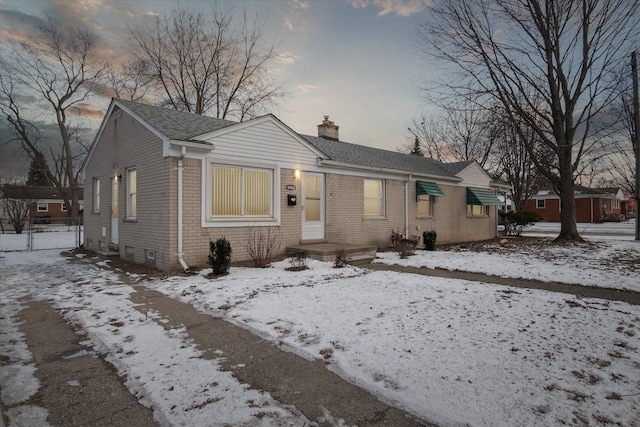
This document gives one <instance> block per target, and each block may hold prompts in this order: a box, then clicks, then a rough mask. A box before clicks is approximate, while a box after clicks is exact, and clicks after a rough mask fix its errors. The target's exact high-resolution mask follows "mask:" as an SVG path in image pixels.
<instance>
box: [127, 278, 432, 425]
mask: <svg viewBox="0 0 640 427" xmlns="http://www.w3.org/2000/svg"><path fill="white" fill-rule="evenodd" d="M134 288H135V289H136V293H135V294H132V295H131V296H130V298H131V300H132V301H133V302H134V303H136V304H138V305H137V307H136V309H137V310H140V312H142V313H144V312H146V311H147V310H154V311H155V312H157V313H159V314H160V316H161V317H162V318H161V319H158V320H156V321H157V322H158V324H159V325H161V326H163V327H164V328H165V329H167V330H170V329H174V328H182V327H184V328H185V329H186V332H187V334H188V335H189V338H191V339H192V340H193V341H194V343H195V344H196V345H197V346H198V348H199V349H200V350H202V351H203V352H204V354H205V356H204V357H206V358H210V359H216V358H218V357H220V356H218V353H219V351H220V350H222V352H223V354H222V358H223V359H222V360H223V361H222V363H221V367H222V369H223V370H225V371H231V372H232V373H233V376H234V377H235V378H237V379H238V380H239V381H241V382H242V383H245V384H248V385H249V386H250V387H252V388H255V389H259V390H264V391H267V392H269V394H271V396H272V397H273V398H274V399H277V400H278V401H279V402H281V403H283V404H287V405H293V406H295V407H296V408H298V410H300V411H301V412H302V413H303V414H304V415H305V417H307V419H309V420H310V421H312V422H315V423H317V424H318V425H319V426H324V425H327V426H330V425H333V424H332V423H325V422H321V421H320V420H321V419H322V417H323V409H326V410H328V411H329V413H330V414H331V415H332V417H333V418H336V419H342V420H344V422H345V425H358V426H398V427H400V426H407V427H409V426H425V425H432V424H429V423H427V422H426V421H424V420H416V419H415V418H413V417H412V416H411V415H409V414H407V413H405V412H403V411H401V410H399V409H397V408H394V407H392V406H389V405H387V404H385V403H383V402H381V401H379V400H378V399H377V398H376V397H375V396H373V395H371V394H370V393H369V392H367V391H365V390H364V389H362V388H360V387H357V386H355V385H353V384H351V383H349V382H348V381H346V380H344V379H342V378H341V377H339V376H338V375H336V374H334V373H333V372H331V371H330V370H328V369H327V368H326V366H325V363H324V362H323V361H319V360H315V361H309V360H307V359H304V358H302V357H300V356H298V355H296V354H294V353H290V352H287V351H282V350H281V349H279V348H278V347H276V346H275V345H273V343H271V342H270V341H267V340H264V339H262V338H260V337H258V336H256V335H254V334H252V333H251V332H249V331H248V330H246V329H243V328H241V327H239V326H235V325H233V324H232V323H229V322H227V321H225V320H224V319H220V318H216V317H212V316H210V315H208V314H203V313H200V312H198V311H197V310H196V309H195V308H193V306H191V305H189V304H185V303H182V302H180V301H177V300H175V299H172V298H169V297H167V296H165V295H163V294H161V293H160V292H157V291H154V290H150V289H148V288H146V287H144V286H134Z"/></svg>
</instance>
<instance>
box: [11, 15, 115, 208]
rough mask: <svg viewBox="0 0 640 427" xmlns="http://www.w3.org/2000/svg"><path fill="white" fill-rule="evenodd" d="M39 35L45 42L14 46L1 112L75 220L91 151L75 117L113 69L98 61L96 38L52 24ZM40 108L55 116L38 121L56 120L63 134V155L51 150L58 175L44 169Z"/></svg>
mask: <svg viewBox="0 0 640 427" xmlns="http://www.w3.org/2000/svg"><path fill="white" fill-rule="evenodd" d="M39 29H40V33H41V34H40V38H37V39H34V40H29V41H24V42H20V43H13V44H9V45H8V46H7V47H8V50H9V54H8V55H7V56H6V57H4V58H3V59H2V60H0V70H1V72H0V112H1V113H2V114H3V115H4V116H5V117H6V119H7V121H8V122H9V123H10V125H11V126H12V128H13V130H14V131H15V134H16V136H17V137H16V139H15V141H18V142H19V143H21V144H22V147H23V149H24V150H25V152H26V153H27V154H28V156H29V157H30V158H31V160H32V161H35V162H36V163H37V164H38V165H39V168H40V169H42V170H44V171H46V172H47V176H48V178H49V180H50V181H51V183H52V184H53V185H54V186H55V187H56V188H57V190H58V191H59V192H60V194H63V195H65V199H64V203H65V205H66V207H67V210H68V212H69V216H72V215H75V214H76V213H77V212H78V210H79V209H78V207H79V203H78V195H79V189H80V183H79V167H78V160H79V158H80V157H81V156H82V155H83V154H84V152H85V147H83V146H82V145H81V144H79V139H78V134H77V129H76V128H74V126H73V124H72V118H71V116H72V115H74V114H78V113H79V112H80V106H81V103H82V102H84V101H85V100H86V99H87V98H88V97H89V96H90V95H91V94H92V92H93V90H94V88H95V85H97V84H98V82H99V80H100V79H101V78H102V76H103V74H104V72H105V70H106V68H107V64H106V63H104V62H100V61H98V60H97V58H96V54H97V52H96V51H97V47H98V46H97V45H98V36H97V34H96V33H95V32H93V31H90V30H87V29H84V28H81V27H68V26H64V25H61V24H59V23H57V22H55V21H54V20H52V19H51V18H48V19H47V20H46V21H44V22H42V23H41V25H40V26H39ZM42 101H44V102H42ZM35 102H40V103H43V104H44V105H45V109H46V110H47V111H48V112H49V114H50V116H48V117H44V118H43V117H38V120H40V121H41V122H44V121H45V120H46V119H47V118H49V117H51V120H52V121H53V123H55V125H56V127H57V129H58V131H59V136H60V139H59V144H60V145H59V147H60V149H59V150H58V151H54V150H53V149H52V148H50V150H51V155H52V157H53V161H54V163H55V168H56V172H51V171H50V170H49V168H47V167H45V164H43V162H45V159H46V156H45V154H44V151H43V150H44V148H43V147H42V144H41V136H40V130H39V129H38V126H37V125H36V124H35V122H34V121H33V120H29V119H28V118H27V117H28V115H29V114H33V111H31V107H32V104H34V103H35ZM66 188H68V189H69V190H70V191H67V190H66Z"/></svg>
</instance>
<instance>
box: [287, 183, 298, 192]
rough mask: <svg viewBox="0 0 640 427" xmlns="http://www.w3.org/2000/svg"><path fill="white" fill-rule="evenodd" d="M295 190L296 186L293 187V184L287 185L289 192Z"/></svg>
mask: <svg viewBox="0 0 640 427" xmlns="http://www.w3.org/2000/svg"><path fill="white" fill-rule="evenodd" d="M295 189H296V186H295V185H291V184H289V185H287V191H293V190H295Z"/></svg>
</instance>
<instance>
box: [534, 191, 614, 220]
mask: <svg viewBox="0 0 640 427" xmlns="http://www.w3.org/2000/svg"><path fill="white" fill-rule="evenodd" d="M575 200H576V222H602V221H612V220H618V221H619V220H621V219H622V218H623V217H624V216H625V213H626V206H625V204H626V202H625V199H624V195H623V193H622V190H621V189H620V188H588V187H583V186H581V185H576V186H575ZM525 212H535V213H537V214H539V215H540V216H542V217H543V218H544V219H545V220H546V221H548V222H560V197H559V196H558V195H557V194H556V193H555V192H554V191H553V190H549V189H542V190H540V191H538V193H537V194H536V195H535V196H533V198H532V199H531V200H529V201H528V202H527V205H526V207H525Z"/></svg>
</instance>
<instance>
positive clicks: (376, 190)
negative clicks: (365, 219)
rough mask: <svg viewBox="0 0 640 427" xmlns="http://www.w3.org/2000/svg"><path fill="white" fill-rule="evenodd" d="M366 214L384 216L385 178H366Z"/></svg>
mask: <svg viewBox="0 0 640 427" xmlns="http://www.w3.org/2000/svg"><path fill="white" fill-rule="evenodd" d="M364 214H365V215H367V216H384V181H383V180H381V179H365V180H364Z"/></svg>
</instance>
